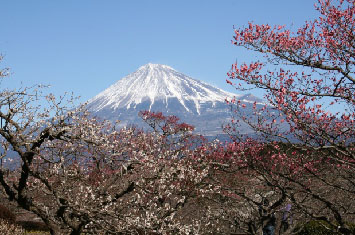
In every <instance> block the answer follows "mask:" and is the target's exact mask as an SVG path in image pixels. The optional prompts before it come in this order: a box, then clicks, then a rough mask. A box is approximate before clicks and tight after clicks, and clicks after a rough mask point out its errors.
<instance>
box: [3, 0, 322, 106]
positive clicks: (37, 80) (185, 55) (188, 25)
mask: <svg viewBox="0 0 355 235" xmlns="http://www.w3.org/2000/svg"><path fill="white" fill-rule="evenodd" d="M315 3H316V1H315V0H298V1H294V0H269V1H265V0H248V1H242V0H218V1H217V0H204V1H202V0H175V1H169V0H150V1H145V0H141V1H138V0H129V1H128V0H126V1H121V0H101V1H99V0H75V1H72V0H52V1H48V0H32V1H25V0H2V1H1V20H0V27H1V37H0V53H1V54H2V55H3V56H4V57H5V58H4V60H3V62H2V63H1V64H0V68H3V67H10V68H11V76H10V77H9V78H7V79H6V80H5V81H4V82H3V83H2V84H1V85H2V87H3V88H4V87H10V88H15V87H18V86H20V85H21V84H22V85H23V86H30V85H34V84H50V85H51V91H52V92H53V93H54V94H56V95H60V94H63V93H64V92H65V91H68V92H74V94H75V95H78V96H81V101H82V102H84V101H86V100H87V99H89V98H92V97H93V96H95V95H96V94H98V93H99V92H101V91H103V90H104V89H106V88H107V87H109V86H110V85H112V84H113V83H115V82H116V81H117V80H119V79H121V78H122V77H124V76H126V75H128V74H129V73H132V72H134V71H135V70H137V69H138V68H139V67H140V66H142V65H144V64H147V63H160V64H166V65H169V66H171V67H173V68H175V69H176V70H178V71H180V72H182V73H184V74H186V75H188V76H191V77H193V78H195V79H199V80H203V81H205V82H207V83H211V84H213V85H215V86H217V87H219V88H222V89H225V90H228V91H232V92H234V89H233V88H232V87H230V86H229V85H227V84H226V82H225V80H226V78H227V76H226V73H227V72H228V70H229V69H230V67H231V65H232V64H233V63H234V62H235V61H236V60H238V63H242V62H248V61H251V60H255V58H256V57H255V54H254V53H252V52H249V51H246V50H245V49H242V48H237V47H235V46H233V45H232V44H231V40H232V38H233V26H234V27H236V28H239V27H243V26H247V25H248V22H249V21H253V22H254V23H260V24H270V25H275V24H277V25H287V26H289V28H291V29H297V27H299V26H301V25H303V24H304V22H305V21H306V20H311V19H314V18H315V17H316V16H317V14H318V12H317V11H316V10H315V9H314V4H315Z"/></svg>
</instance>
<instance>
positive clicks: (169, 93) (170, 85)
mask: <svg viewBox="0 0 355 235" xmlns="http://www.w3.org/2000/svg"><path fill="white" fill-rule="evenodd" d="M234 96H238V95H236V94H233V93H229V92H226V91H223V90H221V89H219V88H216V87H214V86H211V85H208V84H206V83H204V82H201V81H198V80H195V79H192V78H191V77H188V76H186V75H184V74H182V73H180V72H178V71H176V70H175V69H173V68H172V67H170V66H167V65H162V64H152V63H149V64H146V65H144V66H141V67H140V68H139V69H138V70H137V71H135V72H133V73H131V74H129V75H128V76H126V77H124V78H122V79H121V80H119V81H118V82H116V83H115V84H113V85H112V86H110V87H109V88H107V89H106V90H104V91H103V92H101V93H100V94H98V95H97V96H95V97H94V98H92V99H91V100H89V104H94V105H91V107H92V110H93V111H94V112H98V111H100V110H102V109H105V108H108V107H109V108H111V109H114V110H116V109H122V108H125V109H130V108H136V107H137V105H139V104H142V103H143V102H148V103H149V107H148V109H149V110H151V109H152V107H153V106H154V104H155V103H156V102H158V101H159V102H161V103H163V104H164V105H165V108H166V109H168V108H169V105H171V101H172V100H176V99H177V101H178V103H179V104H180V105H181V106H182V107H183V108H184V109H185V111H187V112H193V113H197V114H200V113H201V105H202V104H204V103H207V102H211V103H212V104H215V103H216V102H223V101H224V100H225V99H226V98H232V97H234ZM174 103H175V105H176V102H174Z"/></svg>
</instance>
